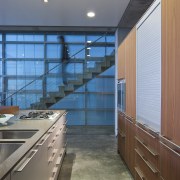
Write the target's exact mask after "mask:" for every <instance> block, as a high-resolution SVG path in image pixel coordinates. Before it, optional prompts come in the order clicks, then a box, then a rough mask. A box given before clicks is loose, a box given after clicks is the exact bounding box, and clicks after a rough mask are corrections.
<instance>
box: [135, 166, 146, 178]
mask: <svg viewBox="0 0 180 180" xmlns="http://www.w3.org/2000/svg"><path fill="white" fill-rule="evenodd" d="M135 180H145V176H144V174H143V172H142V171H141V170H140V169H139V168H138V167H135Z"/></svg>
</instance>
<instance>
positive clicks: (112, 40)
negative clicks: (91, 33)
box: [106, 35, 115, 43]
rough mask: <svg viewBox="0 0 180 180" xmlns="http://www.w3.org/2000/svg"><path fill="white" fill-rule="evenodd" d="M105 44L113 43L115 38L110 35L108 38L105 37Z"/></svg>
mask: <svg viewBox="0 0 180 180" xmlns="http://www.w3.org/2000/svg"><path fill="white" fill-rule="evenodd" d="M106 42H112V43H114V42H115V36H114V35H110V36H106Z"/></svg>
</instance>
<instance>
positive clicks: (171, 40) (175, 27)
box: [161, 0, 180, 146]
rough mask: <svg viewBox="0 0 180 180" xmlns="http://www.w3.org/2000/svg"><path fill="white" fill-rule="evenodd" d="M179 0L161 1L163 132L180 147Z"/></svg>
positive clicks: (163, 134)
mask: <svg viewBox="0 0 180 180" xmlns="http://www.w3.org/2000/svg"><path fill="white" fill-rule="evenodd" d="M179 19H180V1H179V0H172V1H169V0H163V1H162V113H161V117H162V123H161V134H162V136H164V137H166V138H167V139H169V140H171V141H172V142H174V143H176V144H177V145H179V146H180V131H179V129H180V121H179V117H180V110H179V109H180V80H179V79H180V60H179V57H180V21H179Z"/></svg>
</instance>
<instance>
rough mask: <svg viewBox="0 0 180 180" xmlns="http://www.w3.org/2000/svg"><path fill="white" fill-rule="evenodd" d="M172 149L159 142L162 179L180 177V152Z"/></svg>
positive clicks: (173, 179) (168, 179)
mask: <svg viewBox="0 0 180 180" xmlns="http://www.w3.org/2000/svg"><path fill="white" fill-rule="evenodd" d="M174 149H175V148H174ZM174 149H172V148H171V147H169V146H168V145H166V144H165V143H164V142H160V152H161V156H160V163H161V176H162V179H164V180H171V179H172V180H176V179H177V180H178V179H180V153H179V152H176V151H175V150H174ZM177 149H178V148H177Z"/></svg>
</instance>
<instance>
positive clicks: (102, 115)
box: [86, 110, 114, 125]
mask: <svg viewBox="0 0 180 180" xmlns="http://www.w3.org/2000/svg"><path fill="white" fill-rule="evenodd" d="M86 117H87V125H114V111H107V110H106V111H88V112H87V116H86Z"/></svg>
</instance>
